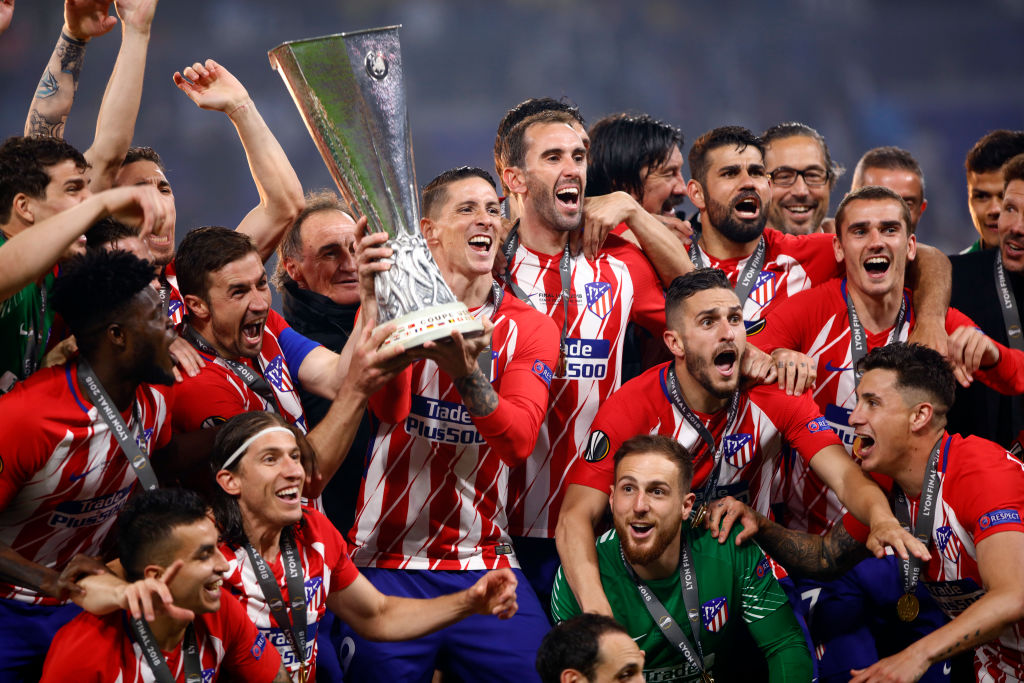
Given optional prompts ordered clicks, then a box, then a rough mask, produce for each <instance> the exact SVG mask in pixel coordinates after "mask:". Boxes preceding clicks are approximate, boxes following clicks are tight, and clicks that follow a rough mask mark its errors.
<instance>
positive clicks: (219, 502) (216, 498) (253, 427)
mask: <svg viewBox="0 0 1024 683" xmlns="http://www.w3.org/2000/svg"><path fill="white" fill-rule="evenodd" d="M267 427H285V428H286V429H288V430H290V431H291V433H292V434H294V435H295V442H296V443H297V444H298V445H299V450H300V451H302V452H303V456H304V458H303V459H304V460H305V459H308V458H310V457H311V456H312V451H311V450H310V449H311V447H310V445H309V442H307V441H306V437H305V435H304V434H303V433H302V431H301V430H300V429H299V428H298V427H296V426H295V425H293V424H291V423H290V422H288V421H287V420H285V419H284V418H283V417H281V416H280V415H278V414H277V413H275V412H272V411H269V410H253V411H250V412H247V413H241V414H239V415H235V416H234V417H232V418H231V419H230V420H228V421H227V422H225V423H224V424H223V426H221V428H220V429H219V430H218V432H217V436H216V437H214V440H213V450H212V451H211V453H210V468H211V470H212V474H214V475H216V473H217V472H219V471H220V470H222V469H225V467H224V463H225V462H227V459H228V458H229V457H230V456H231V454H232V453H234V452H235V451H236V450H238V448H240V447H241V445H242V444H243V443H245V441H246V439H248V438H249V437H251V436H252V435H253V434H255V433H257V432H259V431H261V430H263V429H266V428H267ZM241 463H242V458H239V459H238V460H235V461H234V462H233V463H231V466H230V467H228V468H226V469H227V470H228V471H231V472H234V471H236V470H237V469H238V467H239V466H240V465H241ZM211 488H212V491H213V497H212V499H211V500H210V507H212V508H213V516H214V518H215V519H216V520H217V527H218V528H219V529H220V533H221V536H222V537H223V539H224V540H225V541H227V542H228V543H233V544H235V545H241V544H243V543H245V542H246V535H245V529H244V527H243V525H242V510H241V508H240V507H239V506H238V499H237V498H236V497H234V496H231V495H228V493H227V491H225V490H224V489H223V488H221V487H220V485H219V484H214V485H213V486H212V487H211Z"/></svg>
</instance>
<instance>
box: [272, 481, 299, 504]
mask: <svg viewBox="0 0 1024 683" xmlns="http://www.w3.org/2000/svg"><path fill="white" fill-rule="evenodd" d="M301 493H302V491H301V490H300V489H299V486H298V485H297V484H292V485H290V486H287V487H285V488H283V489H280V490H278V491H277V492H276V493H275V494H274V495H275V496H277V499H278V500H280V501H283V502H285V503H287V504H289V505H299V504H301V503H302V496H301Z"/></svg>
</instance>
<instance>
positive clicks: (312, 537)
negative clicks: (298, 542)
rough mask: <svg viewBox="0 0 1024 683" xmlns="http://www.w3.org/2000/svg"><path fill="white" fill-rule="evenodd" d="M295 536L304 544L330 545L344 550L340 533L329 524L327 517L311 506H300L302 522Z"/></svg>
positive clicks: (343, 542)
mask: <svg viewBox="0 0 1024 683" xmlns="http://www.w3.org/2000/svg"><path fill="white" fill-rule="evenodd" d="M297 535H298V536H299V537H300V538H301V539H302V540H303V542H304V543H306V544H313V543H327V542H329V543H331V544H332V545H340V546H341V547H342V549H344V546H345V541H344V540H343V539H342V536H341V532H340V531H338V529H337V528H336V527H335V526H334V525H333V524H332V523H331V520H329V519H328V518H327V516H326V515H325V514H324V513H322V512H320V511H319V510H316V509H314V508H313V507H311V506H307V505H303V506H302V522H301V523H300V524H299V525H298V528H297Z"/></svg>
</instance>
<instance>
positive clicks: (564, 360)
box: [555, 342, 569, 377]
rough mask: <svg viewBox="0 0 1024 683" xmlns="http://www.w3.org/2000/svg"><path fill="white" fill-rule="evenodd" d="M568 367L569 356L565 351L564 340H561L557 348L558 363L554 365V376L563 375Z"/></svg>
mask: <svg viewBox="0 0 1024 683" xmlns="http://www.w3.org/2000/svg"><path fill="white" fill-rule="evenodd" d="M568 368H569V357H568V355H567V354H566V352H565V342H562V346H561V348H559V349H558V365H556V366H555V377H565V371H566V370H567V369H568Z"/></svg>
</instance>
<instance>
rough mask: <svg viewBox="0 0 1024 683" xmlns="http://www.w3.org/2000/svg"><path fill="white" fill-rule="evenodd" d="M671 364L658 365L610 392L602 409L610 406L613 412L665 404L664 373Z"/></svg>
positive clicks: (666, 399)
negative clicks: (631, 407)
mask: <svg viewBox="0 0 1024 683" xmlns="http://www.w3.org/2000/svg"><path fill="white" fill-rule="evenodd" d="M672 362H673V361H668V362H665V363H659V364H658V365H655V366H654V367H653V368H649V369H647V370H645V371H644V372H642V373H640V374H639V375H637V376H636V377H634V378H633V379H631V380H629V381H627V382H626V383H625V384H623V385H622V386H621V387H619V388H618V389H617V390H615V391H614V392H612V395H611V396H609V397H608V398H607V399H606V400H605V402H604V404H602V408H603V407H604V406H605V405H607V404H611V405H612V406H613V407H614V409H615V410H617V411H621V410H623V409H624V408H626V407H628V406H649V405H652V404H659V403H664V402H667V401H668V398H667V396H666V395H665V392H666V389H665V371H666V370H667V369H668V366H669V363H672ZM652 417H653V416H652Z"/></svg>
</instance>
